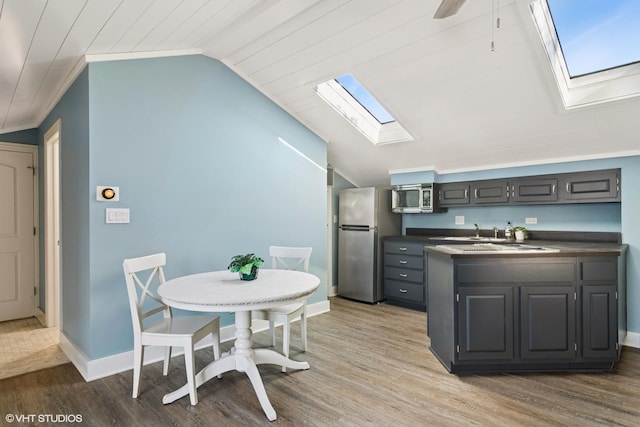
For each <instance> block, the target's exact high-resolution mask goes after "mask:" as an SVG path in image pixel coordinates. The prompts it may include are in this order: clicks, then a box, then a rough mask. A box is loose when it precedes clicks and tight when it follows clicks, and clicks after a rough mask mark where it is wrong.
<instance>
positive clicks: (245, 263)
mask: <svg viewBox="0 0 640 427" xmlns="http://www.w3.org/2000/svg"><path fill="white" fill-rule="evenodd" d="M262 264H264V260H263V259H262V258H260V257H258V256H256V255H255V254H246V255H236V256H234V257H233V258H231V263H230V264H229V266H228V267H227V268H228V269H229V270H230V271H231V272H233V273H235V272H238V273H240V280H253V279H255V278H257V277H258V269H259V268H260V267H261V266H262Z"/></svg>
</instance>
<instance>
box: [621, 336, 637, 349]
mask: <svg viewBox="0 0 640 427" xmlns="http://www.w3.org/2000/svg"><path fill="white" fill-rule="evenodd" d="M622 345H625V346H627V347H635V348H640V333H638V332H627V337H626V338H625V339H624V342H623V343H622Z"/></svg>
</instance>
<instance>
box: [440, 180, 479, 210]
mask: <svg viewBox="0 0 640 427" xmlns="http://www.w3.org/2000/svg"><path fill="white" fill-rule="evenodd" d="M438 199H439V201H440V206H441V207H449V206H464V205H468V204H469V201H470V200H471V199H470V198H469V183H468V182H452V183H449V184H440V189H439V190H438Z"/></svg>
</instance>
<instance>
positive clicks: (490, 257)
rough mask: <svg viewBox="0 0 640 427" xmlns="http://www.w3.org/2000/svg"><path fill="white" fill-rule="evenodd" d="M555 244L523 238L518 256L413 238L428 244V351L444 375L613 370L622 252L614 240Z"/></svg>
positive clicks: (622, 314) (620, 332)
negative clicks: (437, 360) (438, 361)
mask: <svg viewBox="0 0 640 427" xmlns="http://www.w3.org/2000/svg"><path fill="white" fill-rule="evenodd" d="M548 233H550V234H549V235H545V233H544V232H542V233H539V234H540V235H541V236H542V237H545V238H546V237H550V236H551V235H552V234H553V233H552V232H548ZM556 235H559V234H556ZM616 236H617V239H616ZM551 237H552V236H551ZM560 237H565V238H567V239H566V240H552V239H549V240H535V241H527V242H526V243H527V245H525V247H524V250H522V251H520V250H518V249H517V247H515V246H514V247H512V248H509V250H502V249H503V248H501V247H500V246H503V245H496V247H495V248H493V247H492V246H491V244H490V243H488V244H487V243H484V244H480V246H478V248H479V249H481V250H472V249H473V248H470V246H471V245H469V244H466V245H462V246H455V245H451V244H450V242H445V241H440V242H439V241H438V239H434V237H433V236H432V237H427V236H421V237H420V238H426V239H429V242H430V243H429V244H428V245H425V260H426V262H425V264H426V266H427V268H426V270H427V280H426V285H427V286H426V289H427V300H428V307H429V309H428V329H427V333H428V335H429V338H430V341H431V346H430V349H431V351H432V352H433V354H434V355H435V356H436V357H437V358H438V359H439V360H440V362H441V363H442V364H443V365H444V367H445V368H446V369H447V370H448V371H450V372H452V373H473V372H516V371H520V372H532V371H606V370H611V369H612V368H613V366H614V364H615V362H616V361H617V360H618V359H619V356H620V349H621V343H622V341H623V340H624V337H625V335H626V308H625V305H626V301H625V294H626V283H625V280H626V274H625V271H626V267H625V256H626V249H627V247H626V245H622V244H620V241H619V234H618V233H593V234H592V233H575V235H573V236H571V235H569V236H567V235H564V236H562V235H560ZM612 237H613V238H612ZM571 238H573V239H575V240H577V241H575V240H574V241H571V240H570V239H571ZM590 238H593V240H592V239H590ZM616 240H617V241H616ZM465 247H467V248H469V250H464V248H465ZM481 247H482V248H481ZM531 248H534V249H533V250H532V249H531Z"/></svg>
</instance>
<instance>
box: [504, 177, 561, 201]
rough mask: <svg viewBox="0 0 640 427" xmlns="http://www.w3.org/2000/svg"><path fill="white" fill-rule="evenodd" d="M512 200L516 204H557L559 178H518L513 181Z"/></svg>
mask: <svg viewBox="0 0 640 427" xmlns="http://www.w3.org/2000/svg"><path fill="white" fill-rule="evenodd" d="M510 184H511V200H512V201H513V202H515V203H540V202H555V201H557V200H558V178H556V177H553V178H516V179H513V180H511V182H510Z"/></svg>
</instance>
